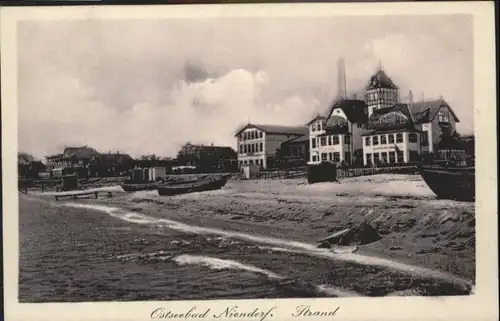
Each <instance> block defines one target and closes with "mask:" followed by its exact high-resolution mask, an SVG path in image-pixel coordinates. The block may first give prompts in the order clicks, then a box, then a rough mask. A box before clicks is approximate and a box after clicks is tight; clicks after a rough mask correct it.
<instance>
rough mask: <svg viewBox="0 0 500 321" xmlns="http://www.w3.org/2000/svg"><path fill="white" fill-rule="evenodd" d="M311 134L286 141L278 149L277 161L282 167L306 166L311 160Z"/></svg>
mask: <svg viewBox="0 0 500 321" xmlns="http://www.w3.org/2000/svg"><path fill="white" fill-rule="evenodd" d="M309 158H310V156H309V135H307V134H306V135H302V136H299V137H294V138H291V139H289V140H286V141H284V142H283V143H282V144H281V146H280V148H279V149H278V151H277V155H276V162H277V166H278V167H280V168H290V167H297V166H304V165H306V164H307V162H308V161H309Z"/></svg>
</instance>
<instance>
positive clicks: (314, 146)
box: [311, 138, 316, 148]
mask: <svg viewBox="0 0 500 321" xmlns="http://www.w3.org/2000/svg"><path fill="white" fill-rule="evenodd" d="M311 148H316V138H312V139H311Z"/></svg>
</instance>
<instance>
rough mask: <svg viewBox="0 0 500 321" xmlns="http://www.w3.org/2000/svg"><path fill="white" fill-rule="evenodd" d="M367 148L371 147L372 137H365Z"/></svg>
mask: <svg viewBox="0 0 500 321" xmlns="http://www.w3.org/2000/svg"><path fill="white" fill-rule="evenodd" d="M365 146H370V136H368V137H365Z"/></svg>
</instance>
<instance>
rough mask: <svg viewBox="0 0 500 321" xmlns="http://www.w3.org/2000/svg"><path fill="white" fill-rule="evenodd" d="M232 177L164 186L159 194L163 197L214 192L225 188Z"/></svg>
mask: <svg viewBox="0 0 500 321" xmlns="http://www.w3.org/2000/svg"><path fill="white" fill-rule="evenodd" d="M229 177H230V175H225V176H222V177H204V178H200V179H198V180H196V181H188V182H179V183H176V184H170V183H167V184H162V185H159V186H158V188H157V189H158V194H159V195H161V196H173V195H179V194H187V193H195V192H204V191H213V190H218V189H221V188H223V187H224V186H225V185H226V183H227V181H228V180H229Z"/></svg>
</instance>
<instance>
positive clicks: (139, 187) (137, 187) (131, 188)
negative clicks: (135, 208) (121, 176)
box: [120, 182, 163, 192]
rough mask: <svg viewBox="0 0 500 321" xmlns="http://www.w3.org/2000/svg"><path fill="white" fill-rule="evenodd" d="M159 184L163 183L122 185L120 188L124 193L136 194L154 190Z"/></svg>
mask: <svg viewBox="0 0 500 321" xmlns="http://www.w3.org/2000/svg"><path fill="white" fill-rule="evenodd" d="M161 183H163V182H148V183H123V184H121V185H120V186H121V188H122V189H123V190H124V191H125V192H137V191H150V190H155V189H157V188H158V185H159V184H161Z"/></svg>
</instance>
